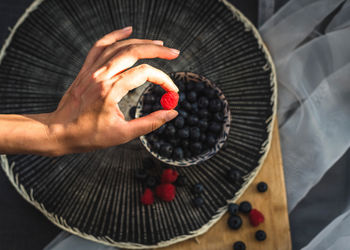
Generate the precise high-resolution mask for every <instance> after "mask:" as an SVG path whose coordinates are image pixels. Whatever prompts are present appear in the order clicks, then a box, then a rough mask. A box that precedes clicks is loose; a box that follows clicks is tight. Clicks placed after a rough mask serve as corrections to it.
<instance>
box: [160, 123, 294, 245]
mask: <svg viewBox="0 0 350 250" xmlns="http://www.w3.org/2000/svg"><path fill="white" fill-rule="evenodd" d="M260 181H264V182H266V183H267V184H268V186H269V189H268V191H267V192H265V193H259V192H258V191H257V189H256V185H257V183H259V182H260ZM244 200H247V201H249V202H251V203H252V205H253V207H254V208H257V209H258V210H260V211H261V212H262V213H263V214H264V216H265V222H264V223H263V224H261V225H259V226H258V227H253V226H251V225H250V224H249V220H248V217H247V216H244V215H242V216H241V217H242V219H243V225H242V227H241V228H240V229H239V230H236V231H235V230H231V229H229V228H228V226H227V219H228V217H229V216H228V213H226V214H225V215H224V216H223V218H221V219H220V221H219V222H218V223H216V224H215V225H214V226H213V227H212V228H210V229H209V231H208V232H206V233H205V234H203V235H201V236H199V237H197V238H195V239H190V240H187V241H184V242H180V243H177V244H175V245H172V246H170V247H165V248H162V249H165V250H175V249H176V250H226V249H227V250H229V249H233V247H232V246H233V243H234V242H235V241H238V240H241V241H243V242H245V243H246V247H247V248H246V249H247V250H250V249H253V250H260V249H261V250H290V249H292V247H291V239H290V230H289V220H288V212H287V199H286V190H285V183H284V174H283V167H282V157H281V150H280V141H279V133H278V127H277V121H276V124H274V131H273V139H272V144H271V149H270V151H269V153H268V156H267V158H266V160H265V163H264V165H263V166H262V169H261V170H260V172H259V173H258V175H257V177H256V178H255V180H254V181H253V183H252V184H251V185H250V186H249V187H248V189H247V190H246V192H245V193H244V194H243V195H242V196H241V198H240V199H239V201H238V202H241V201H244ZM259 229H262V230H264V231H265V232H266V234H267V239H266V240H265V241H263V242H258V241H257V240H255V236H254V235H255V232H256V231H257V230H259Z"/></svg>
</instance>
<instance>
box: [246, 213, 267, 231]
mask: <svg viewBox="0 0 350 250" xmlns="http://www.w3.org/2000/svg"><path fill="white" fill-rule="evenodd" d="M264 220H265V218H264V215H263V214H262V213H261V212H260V211H259V210H257V209H252V210H251V211H250V213H249V221H250V224H251V225H252V226H253V227H257V226H259V224H260V223H263V222H264Z"/></svg>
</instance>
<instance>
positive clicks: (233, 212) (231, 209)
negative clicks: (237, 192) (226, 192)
mask: <svg viewBox="0 0 350 250" xmlns="http://www.w3.org/2000/svg"><path fill="white" fill-rule="evenodd" d="M238 210H239V206H238V205H237V204H236V203H231V204H229V205H228V212H229V213H230V214H231V215H236V214H237V213H238Z"/></svg>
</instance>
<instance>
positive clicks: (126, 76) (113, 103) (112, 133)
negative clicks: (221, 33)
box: [47, 27, 179, 155]
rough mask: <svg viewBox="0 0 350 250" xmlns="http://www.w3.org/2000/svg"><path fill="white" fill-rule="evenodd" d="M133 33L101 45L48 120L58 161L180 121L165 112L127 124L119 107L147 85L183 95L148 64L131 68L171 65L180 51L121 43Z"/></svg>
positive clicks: (142, 42)
mask: <svg viewBox="0 0 350 250" xmlns="http://www.w3.org/2000/svg"><path fill="white" fill-rule="evenodd" d="M131 33H132V28H131V27H127V28H125V29H122V30H116V31H114V32H112V33H110V34H107V35H106V36H104V37H103V38H102V39H100V40H99V41H97V42H96V43H95V45H94V46H93V47H92V49H91V50H90V52H89V53H88V56H87V58H86V60H85V62H84V65H83V67H82V69H81V71H80V72H79V74H78V76H77V78H76V79H75V80H74V82H73V83H72V85H71V86H70V87H69V89H68V90H67V92H66V93H65V94H64V96H63V98H62V99H61V101H60V103H59V105H58V107H57V109H56V111H54V112H52V113H50V114H49V117H48V119H47V123H48V134H49V135H48V136H49V137H51V136H52V137H54V141H55V143H56V144H57V147H56V150H55V153H54V155H62V154H66V153H76V152H84V151H90V150H94V149H98V148H104V147H108V146H114V145H119V144H122V143H126V142H128V141H130V140H132V139H134V138H136V137H139V136H141V135H144V134H147V133H149V132H151V131H153V130H155V129H157V128H158V127H160V126H161V125H163V124H164V123H165V122H167V121H170V120H171V119H173V118H175V117H176V116H177V112H176V111H175V110H160V111H156V112H154V113H152V114H150V115H147V116H145V117H142V118H138V119H134V120H132V121H126V120H125V119H124V115H123V113H122V112H121V111H120V109H119V107H118V103H119V101H120V100H121V99H122V98H123V96H125V95H126V94H127V93H128V91H129V90H132V89H134V88H137V87H138V86H140V85H142V84H143V83H144V82H145V81H150V82H153V83H155V84H159V85H161V86H162V87H163V88H164V89H165V90H167V91H176V92H178V88H177V87H176V85H175V84H174V83H173V81H172V80H171V79H170V77H169V76H168V75H166V74H165V73H164V72H162V71H161V70H159V69H156V68H154V67H151V66H149V65H147V64H142V65H139V66H136V67H134V68H130V67H132V66H133V65H134V64H135V63H136V62H137V60H139V59H144V58H156V57H158V58H162V59H168V60H172V59H175V58H176V57H178V55H179V51H178V50H174V49H170V48H167V47H164V46H163V42H162V41H152V40H143V39H129V40H122V39H125V38H127V37H129V36H130V34H131Z"/></svg>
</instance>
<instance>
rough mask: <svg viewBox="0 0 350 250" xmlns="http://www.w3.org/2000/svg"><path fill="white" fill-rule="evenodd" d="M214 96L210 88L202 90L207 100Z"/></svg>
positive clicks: (213, 91)
mask: <svg viewBox="0 0 350 250" xmlns="http://www.w3.org/2000/svg"><path fill="white" fill-rule="evenodd" d="M215 94H216V92H215V90H214V89H213V88H211V87H207V88H205V89H204V95H205V96H206V97H208V98H209V99H212V98H214V97H215Z"/></svg>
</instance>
